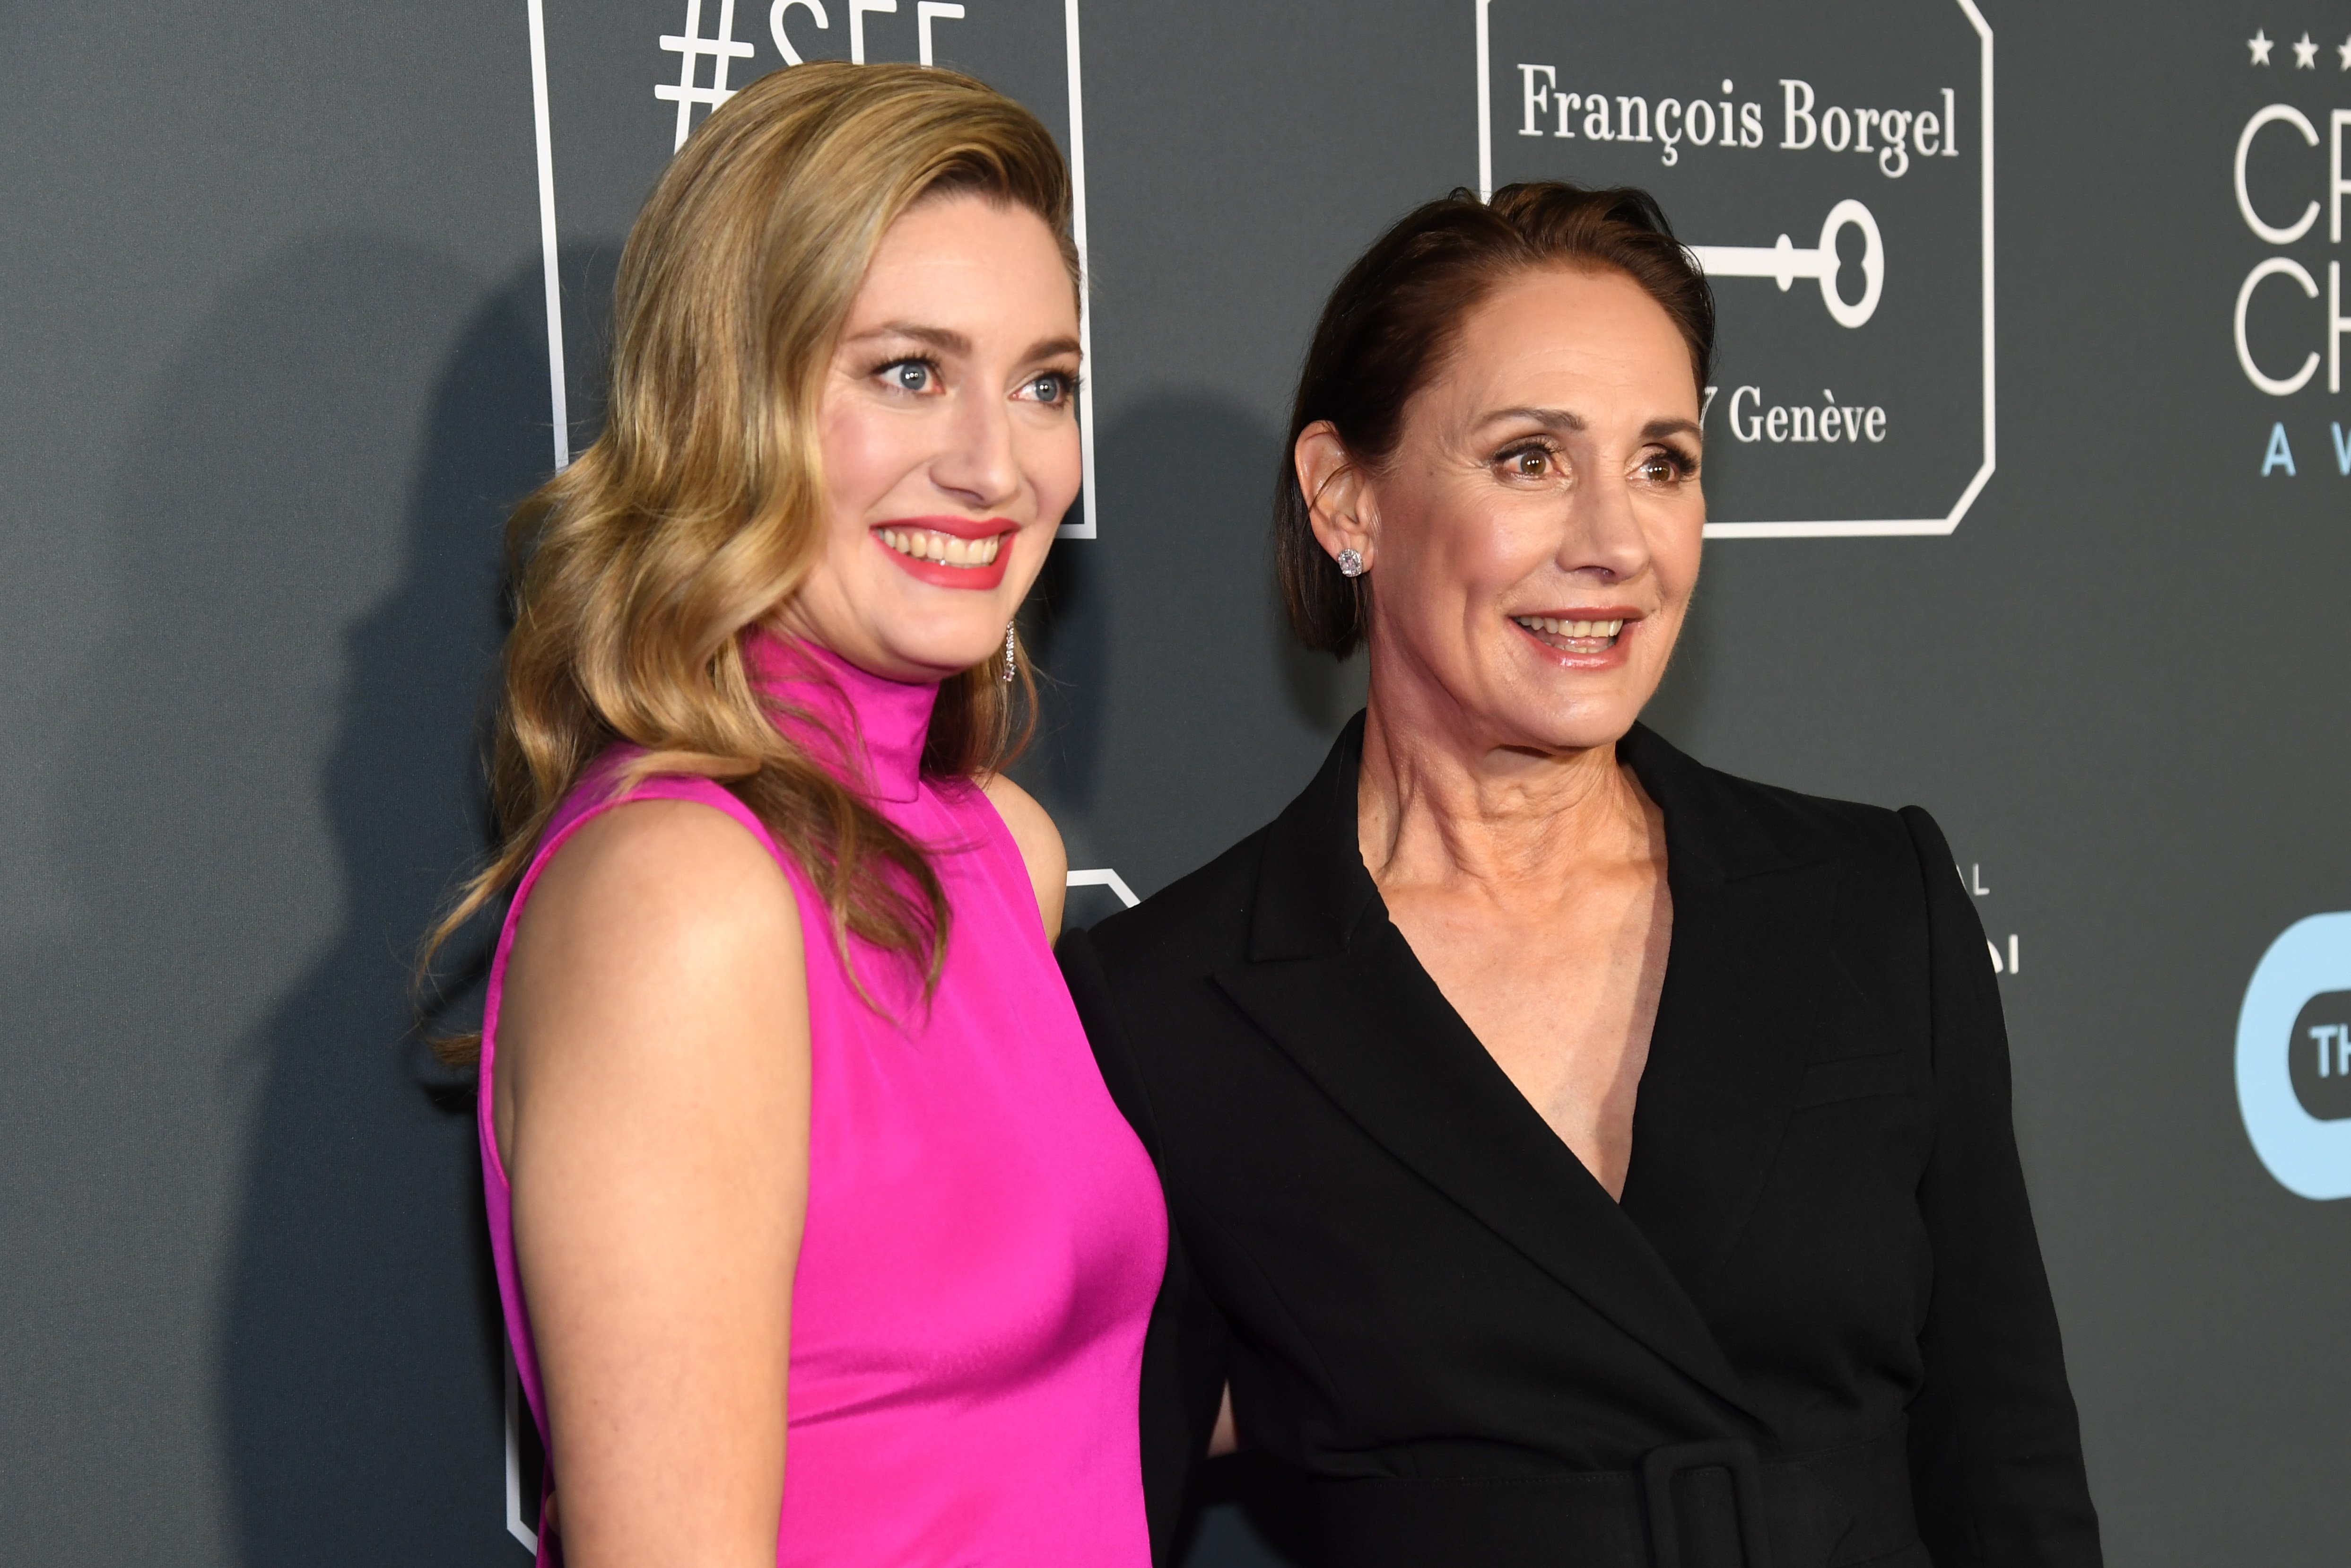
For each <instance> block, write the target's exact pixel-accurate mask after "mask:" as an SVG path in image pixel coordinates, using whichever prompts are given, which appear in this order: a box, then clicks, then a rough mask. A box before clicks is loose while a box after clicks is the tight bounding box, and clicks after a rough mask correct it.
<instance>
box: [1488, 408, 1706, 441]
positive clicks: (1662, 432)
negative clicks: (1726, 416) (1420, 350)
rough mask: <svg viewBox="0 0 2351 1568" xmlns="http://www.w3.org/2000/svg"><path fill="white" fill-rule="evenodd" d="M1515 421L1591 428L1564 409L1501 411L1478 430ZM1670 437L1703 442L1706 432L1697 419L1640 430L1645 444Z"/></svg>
mask: <svg viewBox="0 0 2351 1568" xmlns="http://www.w3.org/2000/svg"><path fill="white" fill-rule="evenodd" d="M1513 419H1522V420H1525V421H1527V422H1528V423H1531V424H1540V425H1541V426H1542V427H1543V428H1544V429H1545V430H1568V431H1577V432H1582V431H1584V430H1588V429H1590V428H1591V426H1590V425H1589V424H1588V423H1586V422H1585V420H1584V417H1583V415H1582V414H1580V413H1571V412H1570V411H1568V410H1566V409H1563V408H1498V409H1496V410H1494V412H1493V413H1489V414H1487V415H1485V416H1484V417H1482V418H1481V419H1479V421H1478V426H1479V429H1483V428H1484V427H1486V426H1487V425H1489V424H1499V423H1503V422H1504V421H1506V420H1513ZM1667 435H1690V436H1695V437H1697V438H1698V440H1700V441H1703V440H1705V439H1706V432H1705V431H1703V430H1701V429H1699V428H1698V421H1696V420H1694V419H1674V418H1668V419H1653V420H1651V421H1649V423H1646V424H1645V425H1643V426H1642V427H1641V439H1642V440H1644V441H1655V440H1656V439H1658V438H1659V437H1661V436H1667Z"/></svg>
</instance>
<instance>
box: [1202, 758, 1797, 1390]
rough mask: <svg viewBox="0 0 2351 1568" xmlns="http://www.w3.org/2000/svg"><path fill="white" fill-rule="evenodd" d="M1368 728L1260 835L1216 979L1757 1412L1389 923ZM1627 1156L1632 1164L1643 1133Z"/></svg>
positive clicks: (1689, 1364) (1358, 1112) (1421, 1163)
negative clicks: (1247, 898)
mask: <svg viewBox="0 0 2351 1568" xmlns="http://www.w3.org/2000/svg"><path fill="white" fill-rule="evenodd" d="M1362 722H1363V721H1362V719H1361V718H1360V717H1358V718H1357V720H1356V721H1355V723H1354V724H1353V725H1352V726H1350V727H1349V728H1348V730H1347V731H1346V732H1345V733H1344V734H1343V735H1342V736H1341V737H1340V740H1339V744H1338V745H1337V746H1336V747H1333V748H1332V755H1331V759H1330V760H1329V761H1328V762H1326V763H1325V764H1324V766H1323V769H1322V773H1321V774H1319V775H1318V776H1317V777H1316V779H1315V780H1314V782H1313V783H1312V784H1311V785H1309V786H1308V787H1307V790H1306V792H1305V793H1304V794H1302V795H1301V796H1300V797H1299V798H1298V800H1296V801H1293V802H1292V803H1291V805H1290V809H1289V810H1286V811H1285V812H1283V814H1282V816H1281V817H1280V819H1279V820H1278V821H1277V822H1276V824H1275V826H1274V829H1273V831H1272V832H1271V833H1270V835H1269V837H1268V841H1267V845H1266V852H1265V859H1264V862H1263V863H1262V865H1261V867H1260V870H1259V883H1258V890H1257V905H1256V908H1255V910H1254V912H1253V915H1252V924H1251V930H1250V954H1249V957H1250V961H1249V963H1246V964H1242V965H1238V966H1235V967H1231V968H1228V969H1226V970H1223V971H1221V972H1219V973H1218V974H1217V977H1216V978H1217V984H1218V985H1219V986H1220V987H1221V988H1223V989H1224V991H1225V993H1226V994H1227V995H1228V996H1229V997H1230V998H1232V999H1233V1001H1234V1002H1235V1003H1236V1004H1237V1005H1238V1007H1239V1008H1240V1009H1242V1010H1243V1011H1244V1012H1245V1013H1247V1014H1248V1015H1249V1018H1250V1019H1253V1020H1254V1021H1255V1022H1256V1023H1257V1025H1258V1026H1259V1028H1260V1029H1262V1030H1264V1031H1265V1033H1266V1034H1267V1035H1268V1036H1269V1037H1270V1039H1271V1040H1273V1041H1274V1042H1275V1044H1276V1045H1278V1046H1279V1047H1280V1049H1281V1051H1283V1052H1284V1054H1286V1055H1287V1056H1288V1057H1289V1058H1290V1060H1291V1061H1294V1062H1295V1063H1296V1064H1297V1065H1298V1067H1299V1069H1300V1070H1301V1071H1303V1072H1304V1073H1305V1074H1306V1075H1307V1076H1308V1077H1309V1078H1311V1080H1313V1082H1315V1083H1316V1085H1317V1086H1319V1087H1320V1088H1321V1089H1322V1092H1324V1093H1325V1094H1327V1095H1328V1096H1329V1097H1330V1098H1331V1100H1332V1102H1333V1103H1335V1104H1337V1105H1338V1106H1339V1108H1340V1109H1341V1110H1342V1111H1343V1112H1344V1113H1346V1114H1347V1116H1348V1117H1349V1118H1350V1119H1351V1120H1353V1122H1354V1123H1355V1124H1357V1125H1358V1126H1360V1127H1361V1128H1362V1129H1363V1130H1364V1133H1365V1134H1366V1135H1368V1136H1369V1137H1371V1138H1372V1139H1373V1140H1374V1141H1375V1142H1377V1143H1378V1144H1379V1145H1381V1146H1383V1147H1384V1148H1385V1149H1386V1150H1387V1151H1388V1152H1389V1153H1390V1154H1391V1155H1395V1157H1396V1158H1397V1159H1398V1160H1401V1161H1402V1162H1404V1163H1405V1165H1406V1166H1410V1167H1411V1168H1412V1169H1414V1170H1415V1171H1416V1172H1417V1173H1419V1174H1420V1175H1421V1176H1423V1177H1424V1178H1426V1180H1427V1181H1429V1182H1430V1183H1431V1184H1432V1185H1434V1186H1436V1187H1437V1189H1438V1190H1440V1191H1442V1192H1444V1193H1445V1194H1446V1195H1447V1197H1450V1198H1451V1199H1452V1200H1453V1201H1454V1202H1456V1203H1458V1204H1459V1205H1460V1206H1461V1207H1462V1208H1463V1209H1465V1210H1466V1211H1468V1213H1469V1214H1470V1215H1471V1216H1473V1217H1474V1218H1477V1219H1478V1220H1479V1221H1480V1222H1481V1223H1483V1224H1484V1225H1485V1226H1487V1227H1488V1228H1489V1229H1491V1230H1492V1231H1493V1232H1494V1233H1495V1234H1497V1235H1498V1236H1499V1237H1501V1238H1502V1239H1504V1240H1505V1241H1507V1242H1508V1243H1510V1245H1511V1246H1512V1247H1514V1248H1516V1249H1518V1250H1519V1251H1520V1252H1521V1253H1523V1254H1524V1255H1525V1256H1526V1257H1527V1258H1528V1259H1529V1260H1531V1261H1532V1262H1533V1263H1535V1264H1536V1265H1537V1266H1538V1267H1539V1268H1541V1269H1542V1270H1544V1271H1545V1272H1546V1273H1548V1274H1550V1275H1551V1276H1552V1278H1553V1279H1554V1280H1556V1281H1558V1282H1559V1283H1560V1284H1562V1285H1563V1286H1565V1287H1566V1288H1567V1289H1569V1290H1571V1291H1574V1292H1575V1293H1576V1294H1577V1295H1578V1296H1580V1297H1581V1298H1583V1301H1586V1302H1587V1303H1589V1304H1590V1305H1591V1306H1592V1307H1593V1309H1594V1310H1595V1311H1597V1312H1600V1313H1602V1314H1603V1315H1604V1316H1605V1317H1606V1318H1607V1319H1608V1320H1609V1321H1610V1322H1614V1324H1616V1326H1617V1327H1618V1328H1620V1329H1622V1330H1623V1331H1624V1332H1625V1333H1626V1334H1628V1335H1630V1336H1631V1337H1632V1338H1634V1339H1635V1340H1636V1341H1637V1342H1639V1343H1642V1344H1644V1345H1646V1346H1647V1347H1648V1348H1649V1349H1650V1350H1651V1351H1652V1352H1654V1353H1655V1354H1657V1355H1658V1356H1660V1357H1662V1358H1663V1359H1664V1360H1666V1361H1667V1362H1668V1363H1670V1364H1673V1365H1674V1366H1676V1367H1677V1368H1679V1369H1680V1370H1681V1371H1682V1372H1683V1373H1684V1374H1685V1375H1687V1376H1689V1377H1690V1378H1692V1379H1694V1380H1695V1381H1696V1382H1698V1384H1700V1385H1702V1386H1704V1387H1706V1388H1707V1389H1708V1390H1709V1391H1710V1392H1711V1393H1713V1394H1714V1395H1715V1396H1717V1397H1718V1398H1719V1399H1721V1400H1722V1401H1723V1402H1724V1403H1725V1404H1727V1405H1729V1406H1733V1407H1734V1408H1737V1409H1740V1410H1743V1411H1746V1412H1747V1413H1748V1414H1750V1416H1752V1415H1754V1414H1755V1412H1754V1411H1753V1410H1752V1409H1751V1407H1750V1406H1748V1404H1747V1403H1746V1395H1745V1393H1744V1391H1743V1390H1742V1389H1741V1387H1740V1381H1739V1378H1738V1375H1736V1374H1735V1373H1734V1372H1733V1371H1732V1369H1731V1367H1730V1364H1729V1359H1728V1358H1727V1357H1726V1356H1725V1355H1724V1354H1723V1352H1722V1349H1721V1346H1720V1345H1719V1344H1718V1343H1716V1342H1715V1340H1714V1337H1713V1335H1712V1333H1710V1332H1709V1331H1708V1328H1707V1325H1706V1322H1705V1320H1704V1319H1703V1318H1702V1317H1701V1316H1700V1314H1699V1312H1698V1308H1697V1306H1696V1304H1695V1303H1694V1302H1693V1301H1692V1300H1691V1299H1690V1297H1689V1295H1688V1294H1687V1291H1684V1290H1683V1288H1682V1286H1681V1283H1680V1281H1677V1279H1676V1278H1675V1275H1674V1272H1673V1270H1671V1269H1670V1268H1669V1267H1668V1266H1667V1262H1666V1260H1665V1259H1663V1258H1662V1257H1660V1256H1659V1253H1658V1251H1657V1249H1656V1248H1655V1247H1653V1246H1652V1245H1651V1243H1650V1241H1649V1239H1648V1238H1646V1236H1645V1235H1644V1234H1643V1233H1642V1230H1641V1228H1640V1227H1639V1226H1637V1225H1635V1223H1634V1221H1633V1219H1632V1218H1630V1217H1629V1216H1628V1215H1627V1213H1626V1212H1625V1210H1623V1209H1622V1208H1620V1207H1618V1206H1617V1205H1616V1204H1615V1203H1614V1202H1612V1201H1611V1200H1610V1198H1609V1197H1608V1195H1607V1193H1606V1192H1605V1191H1604V1190H1603V1189H1602V1187H1601V1186H1600V1185H1599V1184H1598V1183H1597V1182H1595V1181H1594V1180H1593V1178H1592V1176H1591V1174H1590V1173H1589V1172H1588V1171H1586V1170H1585V1169H1584V1168H1583V1163H1582V1162H1581V1161H1579V1160H1578V1159H1577V1158H1576V1157H1575V1155H1574V1154H1573V1152H1572V1151H1570V1150H1569V1149H1568V1147H1567V1145H1564V1144H1562V1143H1561V1142H1560V1140H1559V1138H1558V1136H1557V1134H1554V1133H1552V1130H1551V1128H1550V1126H1549V1125H1548V1124H1545V1123H1544V1121H1543V1120H1542V1117H1541V1115H1540V1114H1539V1113H1537V1112H1536V1111H1535V1109H1534V1108H1533V1107H1532V1106H1531V1105H1530V1104H1528V1103H1527V1102H1526V1100H1525V1098H1524V1097H1523V1096H1522V1095H1520V1093H1519V1092H1518V1090H1517V1088H1516V1087H1515V1086H1514V1085H1513V1084H1512V1083H1511V1082H1510V1079H1509V1078H1508V1077H1507V1076H1506V1075H1505V1074H1504V1073H1503V1072H1502V1071H1501V1069H1500V1068H1499V1067H1498V1066H1496V1065H1495V1063H1494V1060H1493V1058H1492V1057H1490V1056H1489V1055H1488V1054H1487V1052H1486V1050H1485V1048H1484V1047H1483V1046H1481V1045H1480V1044H1479V1042H1478V1040H1477V1038H1476V1036H1474V1035H1473V1034H1471V1033H1470V1031H1469V1030H1468V1026H1467V1025H1465V1024H1464V1023H1463V1022H1462V1021H1461V1019H1460V1016H1459V1015H1458V1013H1456V1012H1455V1011H1454V1010H1453V1008H1452V1006H1451V1004H1449V1003H1448V1002H1447V1001H1446V999H1445V997H1444V993H1443V992H1441V991H1439V990H1438V989H1437V984H1436V982H1435V981H1434V980H1432V979H1430V978H1429V977H1428V975H1427V972H1426V970H1424V969H1423V968H1422V967H1421V966H1420V963H1419V961H1418V960H1417V959H1416V957H1415V956H1413V953H1412V949H1411V946H1410V945H1409V944H1408V943H1406V942H1405V939H1404V936H1403V934H1402V933H1401V932H1400V931H1398V930H1397V929H1396V927H1395V925H1394V924H1393V923H1392V922H1391V921H1390V920H1389V919H1388V917H1387V911H1386V907H1385V906H1384V904H1382V903H1381V902H1380V899H1379V894H1378V890H1377V888H1376V887H1375V886H1374V884H1373V883H1372V879H1371V876H1370V873H1367V872H1366V871H1365V870H1364V865H1363V861H1362V856H1361V854H1360V852H1359V851H1358V849H1357V846H1356V840H1355V779H1356V772H1357V768H1358V765H1359V761H1360V758H1361V754H1362ZM1675 939H1676V942H1677V945H1678V943H1679V941H1680V935H1679V929H1678V925H1677V932H1676V938H1675ZM1668 984H1669V985H1670V981H1669V982H1668ZM1643 1092H1644V1094H1645V1095H1646V1092H1647V1091H1646V1086H1645V1088H1644V1091H1643ZM1635 1150H1636V1153H1635V1167H1636V1168H1637V1166H1638V1163H1639V1158H1640V1156H1639V1154H1638V1152H1637V1150H1638V1141H1637V1137H1636V1140H1635Z"/></svg>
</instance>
